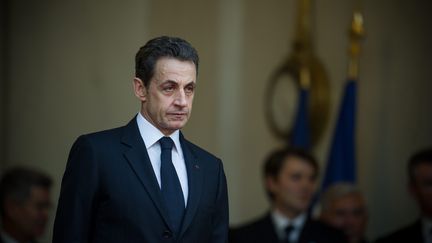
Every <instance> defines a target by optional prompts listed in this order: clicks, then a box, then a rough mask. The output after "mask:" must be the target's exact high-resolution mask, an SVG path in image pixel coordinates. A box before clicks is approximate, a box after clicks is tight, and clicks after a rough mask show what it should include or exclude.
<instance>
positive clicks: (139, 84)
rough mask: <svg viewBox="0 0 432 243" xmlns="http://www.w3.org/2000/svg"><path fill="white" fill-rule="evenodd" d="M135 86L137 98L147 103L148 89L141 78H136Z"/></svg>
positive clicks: (134, 80)
mask: <svg viewBox="0 0 432 243" xmlns="http://www.w3.org/2000/svg"><path fill="white" fill-rule="evenodd" d="M133 86H134V93H135V96H136V97H137V98H138V99H139V100H141V101H145V100H146V97H147V89H146V87H145V85H144V82H143V81H142V80H141V79H140V78H137V77H135V78H134V79H133Z"/></svg>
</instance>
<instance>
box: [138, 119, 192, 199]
mask: <svg viewBox="0 0 432 243" xmlns="http://www.w3.org/2000/svg"><path fill="white" fill-rule="evenodd" d="M136 119H137V123H138V128H139V131H140V134H141V137H142V139H143V141H144V144H145V146H146V149H147V153H148V155H149V158H150V162H151V165H152V167H153V171H154V173H155V175H156V179H157V181H158V183H159V187H160V186H161V177H160V167H161V147H160V144H159V139H161V138H162V137H164V136H165V135H164V134H163V133H162V132H161V131H159V129H157V128H156V127H155V126H153V124H151V123H150V122H149V121H147V120H146V119H145V118H144V117H143V116H142V115H141V113H138V115H137V118H136ZM169 137H170V138H171V139H172V140H173V142H174V146H173V149H172V162H173V164H174V168H175V170H176V172H177V176H178V178H179V180H180V185H181V188H182V191H183V196H184V200H185V205H187V198H188V194H189V187H188V177H187V171H186V164H185V160H184V156H183V150H182V147H181V145H180V132H179V131H178V130H177V131H175V132H174V133H172V134H171V135H170V136H169Z"/></svg>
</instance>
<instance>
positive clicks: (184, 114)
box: [168, 112, 188, 119]
mask: <svg viewBox="0 0 432 243" xmlns="http://www.w3.org/2000/svg"><path fill="white" fill-rule="evenodd" d="M168 115H169V116H171V117H173V118H174V119H184V118H185V117H187V115H188V113H187V112H171V113H168Z"/></svg>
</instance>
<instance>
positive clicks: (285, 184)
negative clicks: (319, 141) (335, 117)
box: [230, 148, 346, 243]
mask: <svg viewBox="0 0 432 243" xmlns="http://www.w3.org/2000/svg"><path fill="white" fill-rule="evenodd" d="M318 171H319V168H318V163H317V162H316V160H315V158H313V157H312V156H311V155H310V154H308V153H307V152H305V151H303V150H300V149H296V148H284V149H279V150H276V151H274V152H273V153H271V154H270V156H269V157H268V159H267V160H266V161H265V164H264V167H263V172H264V173H263V174H264V185H265V188H266V190H267V194H268V197H269V199H270V203H271V209H270V212H268V213H267V214H265V215H264V216H263V217H261V218H259V219H257V220H255V221H253V222H250V223H247V224H245V225H243V226H241V227H238V228H233V229H232V230H231V231H230V243H309V242H315V243H323V242H326V243H340V242H346V239H345V236H344V234H343V233H342V232H340V231H338V230H336V229H334V228H333V227H330V226H327V225H325V224H324V223H321V222H319V221H316V220H313V219H311V218H310V217H309V215H308V208H309V206H310V203H311V200H312V198H313V196H314V194H315V191H316V186H317V178H318Z"/></svg>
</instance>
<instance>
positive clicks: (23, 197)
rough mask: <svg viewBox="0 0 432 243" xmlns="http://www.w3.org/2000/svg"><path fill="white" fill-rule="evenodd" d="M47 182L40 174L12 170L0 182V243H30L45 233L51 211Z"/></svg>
mask: <svg viewBox="0 0 432 243" xmlns="http://www.w3.org/2000/svg"><path fill="white" fill-rule="evenodd" d="M51 185H52V180H51V178H50V177H49V176H48V175H46V174H45V173H43V172H40V171H37V170H34V169H29V168H24V167H15V168H11V169H8V170H7V171H6V172H5V173H4V174H3V177H2V179H1V181H0V205H1V207H0V209H1V210H0V213H1V229H0V243H30V242H36V239H37V238H39V237H40V236H42V235H43V234H44V232H45V228H46V225H47V223H48V218H49V217H48V216H49V209H50V208H51V198H50V188H51Z"/></svg>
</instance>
